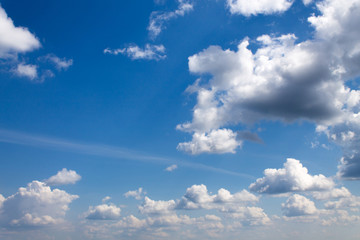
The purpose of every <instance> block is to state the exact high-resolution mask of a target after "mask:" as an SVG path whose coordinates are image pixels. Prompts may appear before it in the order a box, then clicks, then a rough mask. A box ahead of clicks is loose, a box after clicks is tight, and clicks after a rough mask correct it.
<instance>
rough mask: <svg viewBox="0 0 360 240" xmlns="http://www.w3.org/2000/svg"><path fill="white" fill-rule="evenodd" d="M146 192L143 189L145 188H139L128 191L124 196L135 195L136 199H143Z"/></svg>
mask: <svg viewBox="0 0 360 240" xmlns="http://www.w3.org/2000/svg"><path fill="white" fill-rule="evenodd" d="M144 194H146V192H144V191H143V188H141V187H140V188H139V189H138V190H134V191H128V192H126V193H125V194H124V196H125V197H126V198H128V197H133V198H135V199H136V200H141V199H143V198H144Z"/></svg>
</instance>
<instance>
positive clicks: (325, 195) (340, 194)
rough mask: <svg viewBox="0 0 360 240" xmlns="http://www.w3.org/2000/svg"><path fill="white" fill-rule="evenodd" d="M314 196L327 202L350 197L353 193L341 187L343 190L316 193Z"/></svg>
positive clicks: (336, 189) (335, 189)
mask: <svg viewBox="0 0 360 240" xmlns="http://www.w3.org/2000/svg"><path fill="white" fill-rule="evenodd" d="M312 196H313V197H314V198H315V199H316V200H327V199H332V198H344V197H350V196H351V193H350V191H349V190H348V189H347V188H345V187H341V188H334V189H331V190H329V191H324V192H314V193H312Z"/></svg>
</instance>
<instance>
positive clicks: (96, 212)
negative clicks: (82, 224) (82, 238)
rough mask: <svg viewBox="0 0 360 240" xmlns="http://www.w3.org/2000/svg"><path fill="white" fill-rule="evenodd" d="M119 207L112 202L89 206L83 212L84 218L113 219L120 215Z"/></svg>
mask: <svg viewBox="0 0 360 240" xmlns="http://www.w3.org/2000/svg"><path fill="white" fill-rule="evenodd" d="M120 212H121V209H120V208H119V207H117V206H115V205H114V204H101V205H98V206H94V207H93V206H90V207H89V210H88V211H87V212H86V213H85V218H86V219H89V220H115V219H118V218H119V217H120Z"/></svg>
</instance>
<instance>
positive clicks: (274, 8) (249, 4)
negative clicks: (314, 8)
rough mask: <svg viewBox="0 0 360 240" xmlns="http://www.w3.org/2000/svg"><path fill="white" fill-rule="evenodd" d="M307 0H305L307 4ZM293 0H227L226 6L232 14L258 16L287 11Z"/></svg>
mask: <svg viewBox="0 0 360 240" xmlns="http://www.w3.org/2000/svg"><path fill="white" fill-rule="evenodd" d="M308 1H309V0H306V2H308ZM293 2H294V0H252V1H247V0H227V1H226V3H227V6H228V7H229V9H230V12H231V13H232V14H241V15H244V16H247V17H249V16H251V15H258V14H264V15H269V14H274V13H282V12H285V11H287V10H288V9H289V8H290V7H291V5H292V4H293Z"/></svg>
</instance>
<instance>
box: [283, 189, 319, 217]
mask: <svg viewBox="0 0 360 240" xmlns="http://www.w3.org/2000/svg"><path fill="white" fill-rule="evenodd" d="M281 206H282V210H283V212H284V215H285V216H287V217H297V216H304V215H314V214H316V213H317V212H318V210H317V209H316V207H315V203H314V202H313V201H311V200H309V199H307V198H306V197H304V196H301V195H299V194H294V195H292V196H291V197H289V198H288V200H287V201H286V203H283V204H282V205H281Z"/></svg>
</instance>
